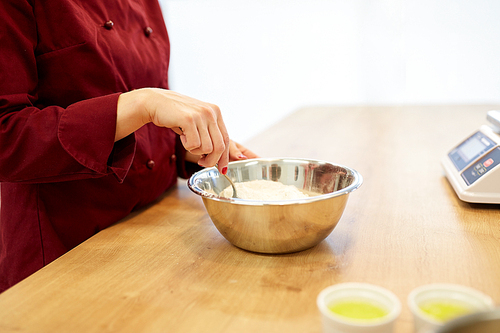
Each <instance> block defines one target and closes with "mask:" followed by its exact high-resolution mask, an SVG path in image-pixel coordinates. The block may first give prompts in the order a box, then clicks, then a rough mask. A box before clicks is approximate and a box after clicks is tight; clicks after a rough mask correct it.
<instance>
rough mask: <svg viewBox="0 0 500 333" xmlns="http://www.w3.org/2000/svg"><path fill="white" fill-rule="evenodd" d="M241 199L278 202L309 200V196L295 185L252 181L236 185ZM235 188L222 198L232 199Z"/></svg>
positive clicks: (228, 189) (223, 193)
mask: <svg viewBox="0 0 500 333" xmlns="http://www.w3.org/2000/svg"><path fill="white" fill-rule="evenodd" d="M234 186H236V192H238V198H239V199H248V200H259V201H276V200H290V199H303V198H308V197H309V195H307V194H305V193H303V192H301V191H300V190H299V189H298V188H297V187H295V186H293V185H285V184H282V183H280V182H274V181H271V180H252V181H249V182H243V183H235V184H234ZM232 194H233V188H232V187H231V186H229V187H227V188H226V189H224V191H222V192H221V193H220V196H222V197H225V198H231V196H232Z"/></svg>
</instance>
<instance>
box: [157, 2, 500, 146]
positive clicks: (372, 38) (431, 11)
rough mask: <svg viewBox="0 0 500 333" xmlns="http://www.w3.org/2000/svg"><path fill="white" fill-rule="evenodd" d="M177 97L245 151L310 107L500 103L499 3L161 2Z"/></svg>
mask: <svg viewBox="0 0 500 333" xmlns="http://www.w3.org/2000/svg"><path fill="white" fill-rule="evenodd" d="M160 2H161V4H162V7H163V12H164V16H165V20H166V23H167V28H168V30H169V33H170V39H171V46H172V53H171V67H170V69H171V70H170V79H171V89H172V90H176V91H178V92H180V93H183V94H186V95H190V96H193V97H196V98H198V99H201V100H205V101H208V102H212V103H215V104H217V105H219V106H220V107H221V109H222V111H223V114H224V119H225V121H226V124H227V126H228V128H229V132H230V135H231V137H232V138H233V139H235V140H236V141H239V142H244V141H245V140H247V139H249V138H251V137H253V136H255V135H257V134H258V133H259V132H261V131H262V130H264V129H265V128H267V127H268V126H270V125H271V124H273V123H274V122H276V121H278V120H280V119H282V118H283V117H284V116H286V115H287V114H288V113H290V112H293V111H295V110H297V109H299V108H301V107H304V106H311V105H370V104H450V103H451V104H457V103H472V104H474V103H476V104H477V103H479V104H481V103H500V1H499V0H247V1H243V0H160Z"/></svg>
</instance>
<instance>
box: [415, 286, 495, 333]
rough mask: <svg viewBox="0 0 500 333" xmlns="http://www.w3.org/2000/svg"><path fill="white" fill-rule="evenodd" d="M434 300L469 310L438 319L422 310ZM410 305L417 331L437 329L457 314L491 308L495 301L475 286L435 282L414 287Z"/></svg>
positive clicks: (419, 332)
mask: <svg viewBox="0 0 500 333" xmlns="http://www.w3.org/2000/svg"><path fill="white" fill-rule="evenodd" d="M432 302H437V303H442V304H448V305H449V306H455V307H456V308H457V309H458V308H459V307H463V308H464V310H465V308H467V312H466V313H465V312H464V313H462V314H456V315H455V316H452V317H450V318H448V319H441V320H440V319H438V318H436V317H433V316H432V315H430V314H428V313H426V312H425V311H424V310H422V308H421V307H422V306H423V305H425V304H429V303H432ZM408 306H409V308H410V310H411V312H412V314H413V319H414V328H415V332H417V333H424V332H430V331H433V330H436V329H438V328H440V327H442V326H444V324H445V323H446V322H448V321H449V320H451V319H454V318H457V316H461V315H466V314H470V313H475V312H480V311H486V310H491V309H493V308H494V303H493V300H492V299H491V297H489V296H487V295H485V294H483V293H482V292H480V291H478V290H475V289H473V288H469V287H465V286H461V285H456V284H444V283H434V284H428V285H423V286H420V287H418V288H415V289H413V290H412V291H411V292H410V294H409V295H408Z"/></svg>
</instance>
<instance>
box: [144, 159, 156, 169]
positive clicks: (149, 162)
mask: <svg viewBox="0 0 500 333" xmlns="http://www.w3.org/2000/svg"><path fill="white" fill-rule="evenodd" d="M146 166H147V167H148V169H153V168H154V167H155V161H153V160H149V161H148V163H146Z"/></svg>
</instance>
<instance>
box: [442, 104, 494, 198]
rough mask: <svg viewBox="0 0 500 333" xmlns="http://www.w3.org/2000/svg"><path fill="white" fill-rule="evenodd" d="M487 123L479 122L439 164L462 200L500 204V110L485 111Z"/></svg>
mask: <svg viewBox="0 0 500 333" xmlns="http://www.w3.org/2000/svg"><path fill="white" fill-rule="evenodd" d="M486 119H488V121H489V122H490V124H488V125H482V126H481V127H480V128H479V130H478V131H476V132H474V133H473V134H472V135H470V136H469V137H468V138H467V139H465V140H464V141H462V142H461V143H460V144H459V145H458V146H456V147H455V148H453V149H452V150H451V151H450V152H449V153H448V154H447V155H446V156H445V157H444V158H443V159H442V160H441V164H442V166H443V168H444V171H445V173H446V177H447V178H448V180H449V181H450V183H451V185H452V186H453V189H454V190H455V192H456V193H457V195H458V197H459V198H460V200H462V201H466V202H476V203H496V204H498V203H500V166H499V164H500V111H497V110H493V111H488V114H487V117H486Z"/></svg>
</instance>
